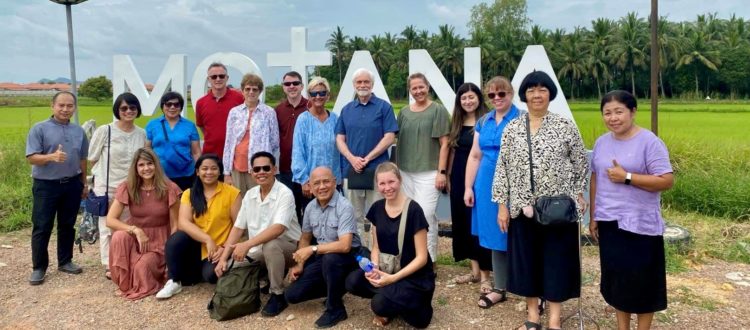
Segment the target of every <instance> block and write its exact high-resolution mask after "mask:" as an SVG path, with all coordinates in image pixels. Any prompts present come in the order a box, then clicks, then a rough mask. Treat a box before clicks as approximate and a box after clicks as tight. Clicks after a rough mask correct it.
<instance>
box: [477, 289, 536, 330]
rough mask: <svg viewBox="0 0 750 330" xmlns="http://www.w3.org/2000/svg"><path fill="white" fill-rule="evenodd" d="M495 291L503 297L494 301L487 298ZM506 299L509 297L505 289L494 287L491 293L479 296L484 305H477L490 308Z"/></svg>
mask: <svg viewBox="0 0 750 330" xmlns="http://www.w3.org/2000/svg"><path fill="white" fill-rule="evenodd" d="M493 292H494V293H497V294H500V295H501V297H500V299H499V300H498V301H492V299H490V298H487V295H489V294H490V293H493ZM506 300H508V297H506V291H505V290H498V289H492V290H491V291H490V292H489V293H487V294H483V295H481V296H479V301H482V302H484V306H482V305H479V304H477V306H479V307H481V308H483V309H488V308H490V307H492V306H495V305H496V304H499V303H501V302H504V301H506ZM540 330H541V329H540Z"/></svg>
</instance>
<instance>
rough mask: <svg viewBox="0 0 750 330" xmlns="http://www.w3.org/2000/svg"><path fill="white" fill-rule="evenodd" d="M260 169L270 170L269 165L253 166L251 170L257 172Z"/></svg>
mask: <svg viewBox="0 0 750 330" xmlns="http://www.w3.org/2000/svg"><path fill="white" fill-rule="evenodd" d="M260 171H263V172H271V165H263V166H253V172H255V173H259V172H260Z"/></svg>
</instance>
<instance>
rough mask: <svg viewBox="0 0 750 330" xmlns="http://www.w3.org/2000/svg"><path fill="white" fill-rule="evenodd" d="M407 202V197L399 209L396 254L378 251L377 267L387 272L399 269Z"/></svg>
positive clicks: (408, 200)
mask: <svg viewBox="0 0 750 330" xmlns="http://www.w3.org/2000/svg"><path fill="white" fill-rule="evenodd" d="M409 204H411V199H410V198H408V197H407V198H406V201H405V202H404V209H403V210H402V211H401V223H399V225H398V254H397V255H392V254H388V253H384V252H380V255H379V256H380V258H379V261H378V269H380V270H382V271H384V272H386V273H388V274H395V273H397V272H398V271H399V270H401V253H402V252H403V251H404V232H405V231H406V220H407V219H408V218H407V216H406V214H407V213H409ZM386 214H387V213H386Z"/></svg>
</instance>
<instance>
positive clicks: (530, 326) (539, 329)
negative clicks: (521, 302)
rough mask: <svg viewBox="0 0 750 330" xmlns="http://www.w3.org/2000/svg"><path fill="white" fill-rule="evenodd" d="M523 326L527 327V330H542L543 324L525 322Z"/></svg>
mask: <svg viewBox="0 0 750 330" xmlns="http://www.w3.org/2000/svg"><path fill="white" fill-rule="evenodd" d="M521 326H523V327H526V330H530V329H535V330H542V325H541V324H539V323H534V322H531V321H526V322H523V324H522V325H521Z"/></svg>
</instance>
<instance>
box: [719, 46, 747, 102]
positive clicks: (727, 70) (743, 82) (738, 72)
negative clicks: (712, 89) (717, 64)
mask: <svg viewBox="0 0 750 330" xmlns="http://www.w3.org/2000/svg"><path fill="white" fill-rule="evenodd" d="M748 59H750V46H747V45H744V46H739V47H736V48H731V49H728V50H726V51H723V52H721V69H719V72H718V74H719V80H721V82H722V83H724V84H726V85H727V87H728V88H729V90H730V93H729V97H730V98H731V99H734V98H735V97H737V95H738V94H739V91H741V90H744V91H746V92H747V89H748V87H750V61H748Z"/></svg>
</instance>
